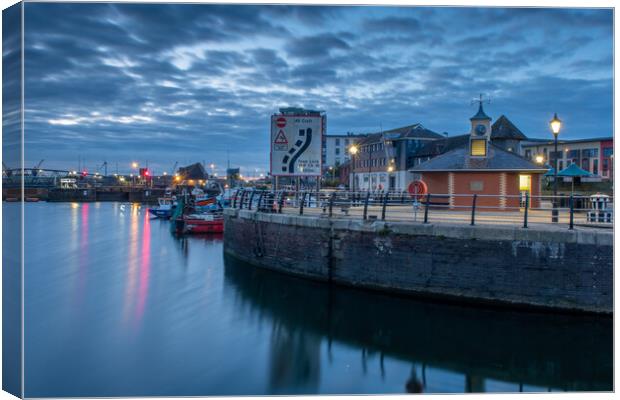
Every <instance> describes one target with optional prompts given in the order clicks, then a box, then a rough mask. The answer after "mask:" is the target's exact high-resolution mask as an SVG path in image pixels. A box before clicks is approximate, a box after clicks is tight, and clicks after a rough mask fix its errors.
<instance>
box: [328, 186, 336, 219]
mask: <svg viewBox="0 0 620 400" xmlns="http://www.w3.org/2000/svg"><path fill="white" fill-rule="evenodd" d="M335 198H336V192H332V194H331V195H330V196H329V218H331V217H332V209H333V208H334V199H335Z"/></svg>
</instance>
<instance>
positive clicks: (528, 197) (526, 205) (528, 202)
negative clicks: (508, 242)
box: [523, 192, 530, 228]
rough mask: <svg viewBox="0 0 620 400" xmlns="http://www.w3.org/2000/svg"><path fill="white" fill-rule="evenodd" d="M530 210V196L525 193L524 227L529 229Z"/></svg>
mask: <svg viewBox="0 0 620 400" xmlns="http://www.w3.org/2000/svg"><path fill="white" fill-rule="evenodd" d="M529 208H530V194H529V193H528V192H525V212H524V213H523V227H524V228H527V210H528V209H529Z"/></svg>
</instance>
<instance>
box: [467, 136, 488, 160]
mask: <svg viewBox="0 0 620 400" xmlns="http://www.w3.org/2000/svg"><path fill="white" fill-rule="evenodd" d="M471 155H472V156H479V157H484V156H486V155H487V141H486V139H473V140H472V141H471Z"/></svg>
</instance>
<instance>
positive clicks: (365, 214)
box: [364, 190, 370, 219]
mask: <svg viewBox="0 0 620 400" xmlns="http://www.w3.org/2000/svg"><path fill="white" fill-rule="evenodd" d="M369 198H370V190H369V191H367V192H366V200H365V201H364V219H366V218H367V217H368V199H369Z"/></svg>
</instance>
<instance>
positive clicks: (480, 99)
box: [470, 93, 491, 106]
mask: <svg viewBox="0 0 620 400" xmlns="http://www.w3.org/2000/svg"><path fill="white" fill-rule="evenodd" d="M487 97H488V96H487ZM475 103H478V104H480V105H481V106H482V104H483V103H487V104H491V98H490V97H488V98H487V99H486V100H485V99H483V98H482V93H480V97H479V98H477V99H476V98H474V99H472V100H471V103H470V105H471V104H475Z"/></svg>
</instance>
